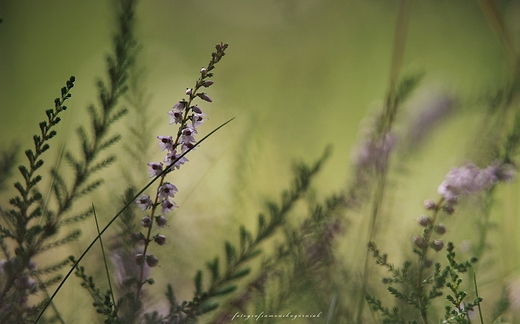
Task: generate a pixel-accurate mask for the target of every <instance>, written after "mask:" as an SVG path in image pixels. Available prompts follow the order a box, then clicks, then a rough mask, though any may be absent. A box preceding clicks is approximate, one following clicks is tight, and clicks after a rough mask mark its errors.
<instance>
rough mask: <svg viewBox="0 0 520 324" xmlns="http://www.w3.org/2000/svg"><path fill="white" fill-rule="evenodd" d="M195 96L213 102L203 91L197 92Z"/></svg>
mask: <svg viewBox="0 0 520 324" xmlns="http://www.w3.org/2000/svg"><path fill="white" fill-rule="evenodd" d="M197 96H198V97H199V98H200V99H202V100H204V101H207V102H213V100H211V98H210V97H209V96H208V95H207V94H206V93H205V92H200V93H197Z"/></svg>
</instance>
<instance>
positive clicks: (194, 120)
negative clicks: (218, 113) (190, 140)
mask: <svg viewBox="0 0 520 324" xmlns="http://www.w3.org/2000/svg"><path fill="white" fill-rule="evenodd" d="M205 116H206V114H205V113H201V114H197V113H195V114H193V116H192V117H191V125H192V126H193V128H194V129H197V127H199V126H200V125H202V122H203V121H204V120H205V119H206V118H204V117H205Z"/></svg>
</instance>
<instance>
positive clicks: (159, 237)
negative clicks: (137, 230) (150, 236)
mask: <svg viewBox="0 0 520 324" xmlns="http://www.w3.org/2000/svg"><path fill="white" fill-rule="evenodd" d="M155 243H157V244H159V245H164V244H165V243H166V236H164V235H161V234H159V235H157V236H156V237H155Z"/></svg>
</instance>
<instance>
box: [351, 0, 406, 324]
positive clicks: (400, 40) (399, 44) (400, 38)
mask: <svg viewBox="0 0 520 324" xmlns="http://www.w3.org/2000/svg"><path fill="white" fill-rule="evenodd" d="M409 16H410V0H402V1H401V2H400V5H399V12H398V15H397V21H396V32H395V39H394V51H393V55H392V63H391V68H390V81H389V85H388V91H387V97H386V105H385V112H384V115H383V117H382V120H381V121H380V122H381V123H380V124H379V125H378V126H379V127H378V134H376V135H377V136H379V138H378V140H380V141H384V140H385V135H386V134H388V133H389V132H390V131H391V128H392V123H393V121H394V118H395V115H396V112H397V107H398V98H397V97H396V84H397V79H398V77H399V72H400V70H401V66H402V62H403V56H404V47H405V43H406V33H407V29H408V21H409ZM387 171H388V167H387V166H385V167H384V168H383V169H382V170H380V172H379V173H378V186H377V188H376V193H375V197H374V201H373V205H372V213H371V217H370V223H369V234H368V241H369V242H370V241H372V240H373V238H374V235H375V233H376V229H377V219H378V217H379V214H380V209H381V206H382V204H383V198H384V196H385V189H386V181H387ZM368 271H369V251H368V249H367V251H366V254H365V260H364V266H363V273H362V276H363V279H362V284H361V296H360V298H359V303H358V309H357V317H356V323H361V321H362V316H363V309H364V305H365V294H366V288H367V281H368Z"/></svg>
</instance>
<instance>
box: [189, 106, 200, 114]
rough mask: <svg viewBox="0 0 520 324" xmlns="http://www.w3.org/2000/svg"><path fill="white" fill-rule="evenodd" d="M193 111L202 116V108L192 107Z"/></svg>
mask: <svg viewBox="0 0 520 324" xmlns="http://www.w3.org/2000/svg"><path fill="white" fill-rule="evenodd" d="M191 110H193V112H195V113H197V114H202V109H200V107H199V106H197V105H195V106H191Z"/></svg>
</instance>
